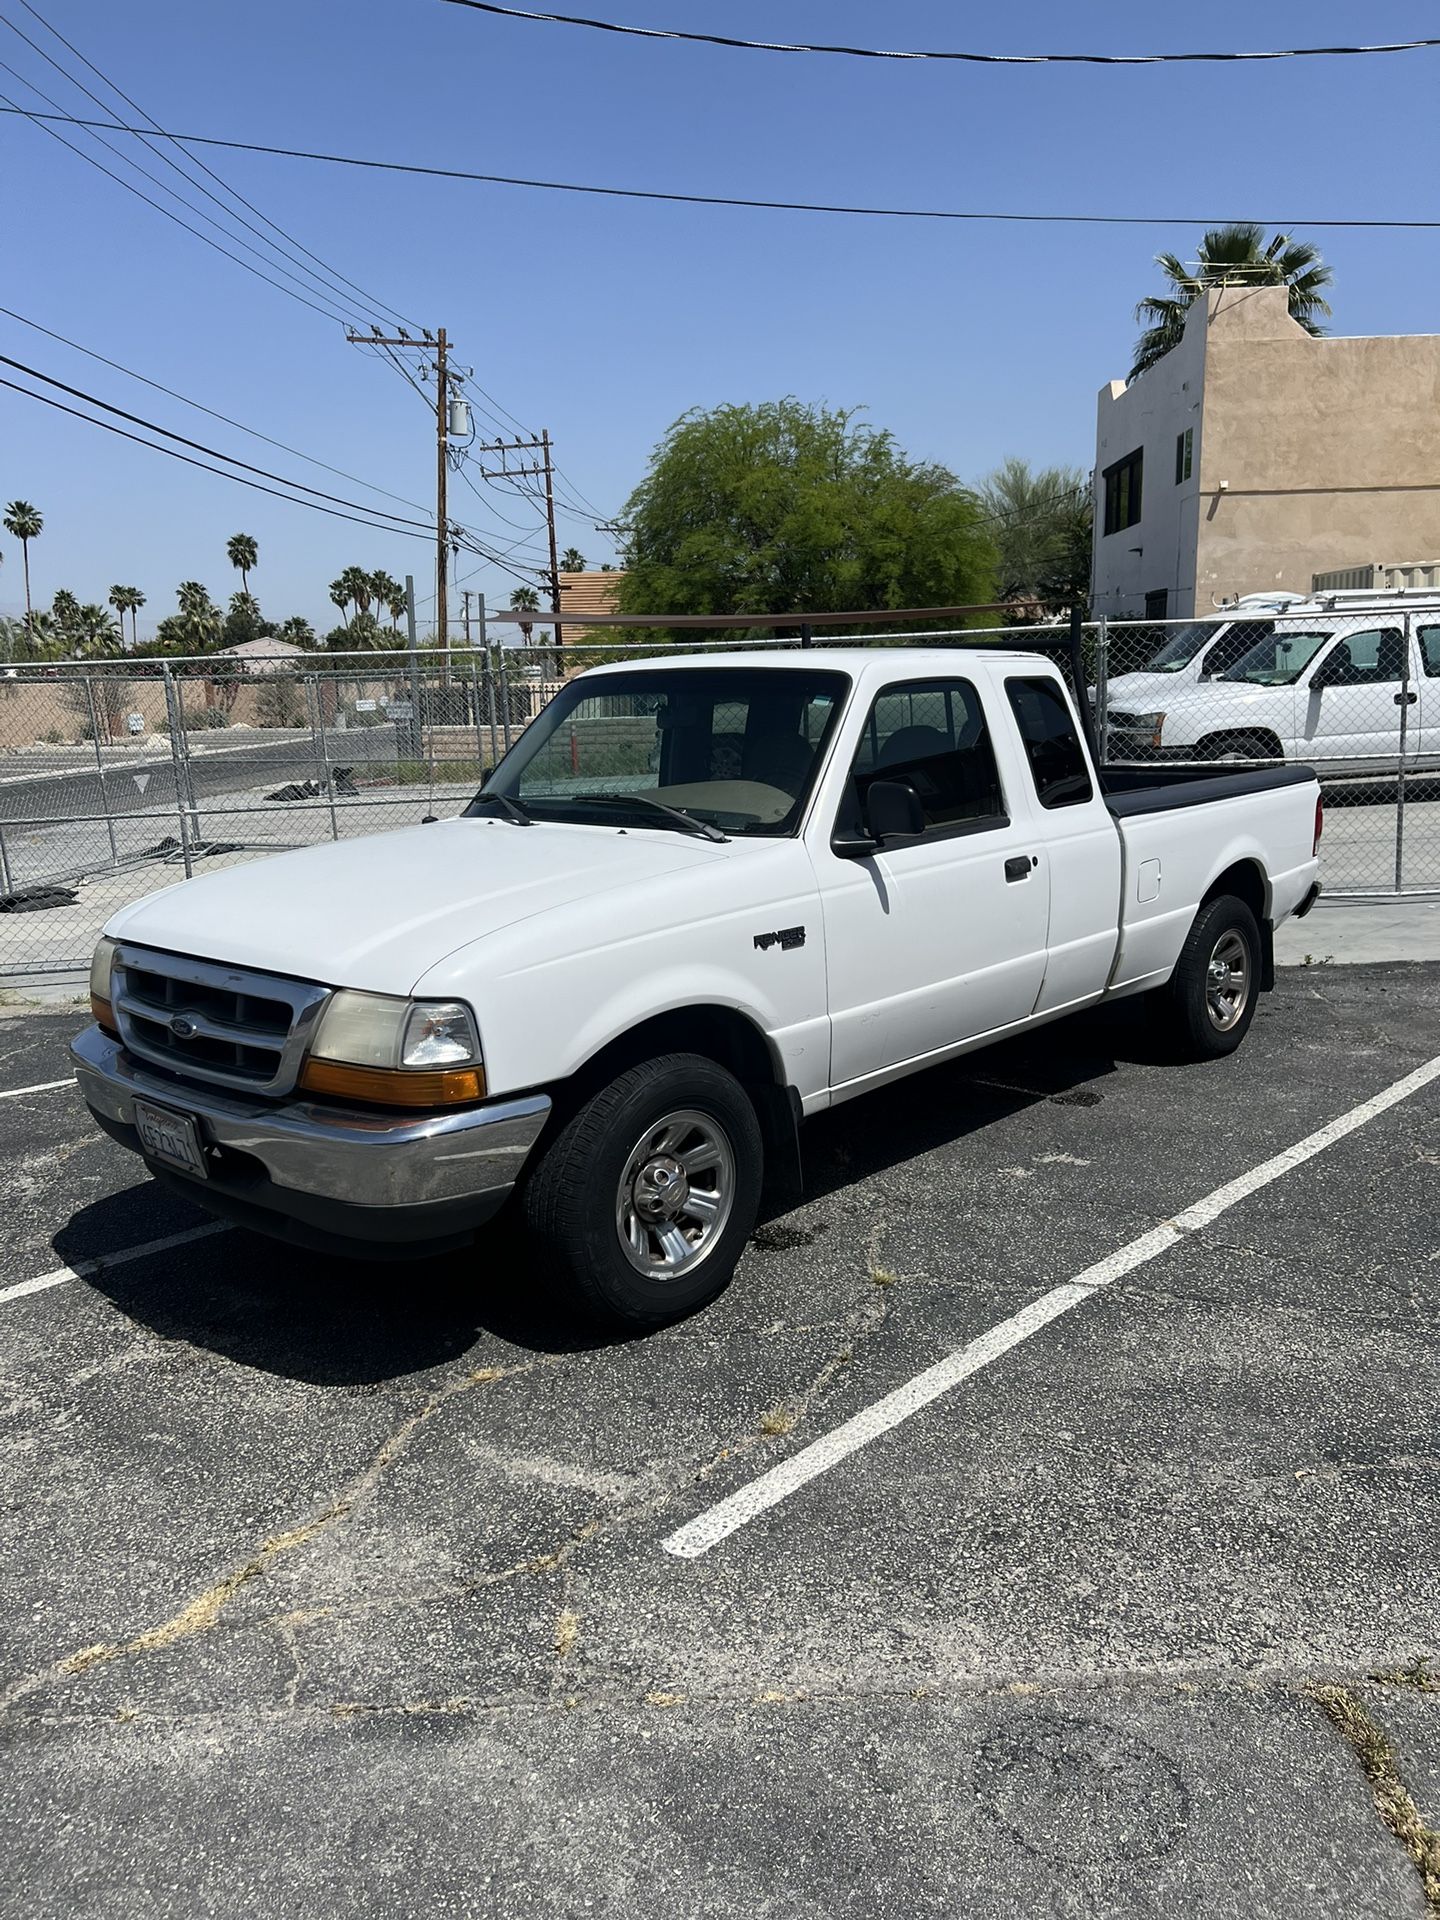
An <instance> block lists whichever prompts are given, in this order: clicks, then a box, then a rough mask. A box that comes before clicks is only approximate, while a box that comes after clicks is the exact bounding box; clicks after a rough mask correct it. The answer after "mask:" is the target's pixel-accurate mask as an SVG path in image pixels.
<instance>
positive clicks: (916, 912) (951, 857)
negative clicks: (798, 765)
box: [815, 678, 1049, 1087]
mask: <svg viewBox="0 0 1440 1920" xmlns="http://www.w3.org/2000/svg"><path fill="white" fill-rule="evenodd" d="M879 781H892V782H897V783H899V784H901V785H903V786H906V787H908V788H909V789H910V791H911V792H913V793H914V795H915V796H916V797H917V799H918V800H919V803H920V809H921V813H922V815H923V821H924V826H923V831H922V832H920V833H919V834H918V835H917V836H916V837H915V838H914V839H911V840H905V841H893V840H892V841H890V842H889V843H887V844H886V846H885V847H884V848H883V849H882V850H881V851H879V852H876V853H873V854H867V855H863V856H861V857H849V858H846V857H842V856H840V855H838V854H836V853H835V851H834V846H833V844H832V842H831V840H830V838H829V837H828V836H829V831H830V827H831V825H832V824H833V829H834V835H835V839H836V841H837V842H839V843H843V842H844V840H845V839H846V838H849V839H850V840H851V841H852V842H854V841H856V840H857V839H859V838H861V837H862V836H863V835H864V833H865V832H866V828H867V813H866V796H867V794H868V792H869V790H870V788H871V787H873V786H874V785H875V784H876V783H877V782H879ZM821 826H822V829H823V832H822V836H821V837H820V839H819V841H818V843H817V844H816V846H815V863H816V869H817V876H818V878H819V882H820V893H821V899H822V902H823V905H824V912H825V947H826V956H827V965H828V972H829V998H830V1019H831V1070H830V1083H831V1085H832V1086H833V1087H843V1086H846V1085H847V1084H849V1083H851V1082H853V1081H856V1080H861V1079H864V1078H865V1077H866V1076H868V1075H873V1074H879V1073H881V1072H883V1071H884V1070H885V1069H886V1068H890V1067H896V1066H899V1065H901V1064H902V1063H904V1062H906V1061H912V1060H917V1059H921V1058H923V1057H924V1056H925V1055H926V1054H930V1053H937V1052H939V1051H941V1050H943V1049H944V1048H946V1047H952V1046H955V1045H956V1044H958V1043H959V1042H960V1041H963V1040H967V1039H971V1038H973V1037H974V1036H976V1035H979V1034H982V1033H988V1032H990V1031H991V1030H992V1029H994V1028H997V1027H1004V1026H1008V1025H1010V1024H1011V1023H1012V1022H1014V1021H1017V1020H1023V1019H1025V1018H1027V1016H1028V1015H1029V1014H1030V1013H1031V1011H1032V1010H1033V1008H1034V1005H1035V1000H1036V996H1037V995H1038V993H1039V991H1040V986H1041V982H1042V980H1043V979H1044V974H1045V942H1046V932H1047V928H1048V922H1049V882H1048V866H1047V863H1046V862H1045V860H1044V859H1043V857H1042V856H1043V854H1044V851H1045V849H1044V845H1043V842H1042V841H1041V840H1040V838H1039V837H1038V834H1037V831H1036V823H1035V821H1034V819H1033V816H1031V814H1030V812H1029V810H1028V808H1027V807H1026V806H1025V805H1024V802H1023V797H1022V801H1021V804H1020V806H1019V807H1018V808H1017V809H1016V817H1014V818H1012V817H1011V812H1010V810H1009V808H1008V807H1007V804H1006V795H1005V792H1004V791H1003V788H1002V784H1001V779H1000V774H999V769H998V767H997V765H996V757H995V750H994V746H993V744H992V741H991V737H990V728H989V725H988V724H987V718H986V713H985V709H984V706H983V703H982V701H981V699H980V695H979V693H978V691H977V690H976V688H975V686H974V685H973V684H972V683H971V682H970V681H968V680H962V679H951V678H944V679H933V680H923V681H918V680H917V681H897V682H894V683H893V684H891V685H889V686H886V687H883V688H882V689H881V690H880V692H879V693H878V694H877V696H876V698H875V700H874V702H873V703H872V705H871V707H870V710H869V712H868V714H867V716H866V719H865V726H864V732H863V734H862V735H861V738H860V741H859V745H858V747H857V749H856V751H855V755H854V759H853V763H852V765H851V768H850V773H849V778H848V780H847V782H846V786H845V789H844V794H843V797H842V799H841V802H840V807H839V813H838V817H837V818H836V819H835V821H834V822H833V823H829V822H822V823H821Z"/></svg>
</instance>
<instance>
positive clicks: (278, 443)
mask: <svg viewBox="0 0 1440 1920" xmlns="http://www.w3.org/2000/svg"><path fill="white" fill-rule="evenodd" d="M0 314H4V315H5V317H6V318H7V319H10V320H18V321H19V322H20V324H21V326H22V327H30V328H33V330H34V331H35V332H36V333H43V334H44V335H45V336H46V337H47V339H50V340H58V341H59V343H60V345H61V346H63V347H70V348H71V349H73V351H74V352H76V353H83V354H84V355H85V357H86V358H87V359H89V360H98V361H99V362H100V364H101V366H105V367H112V368H113V369H114V370H115V372H116V373H123V374H124V375H125V376H126V378H127V379H130V380H138V381H139V382H140V384H141V385H142V386H145V387H150V388H152V389H153V390H154V391H155V392H156V393H163V394H164V395H165V396H166V397H167V398H168V399H171V400H178V401H179V402H180V404H181V405H182V406H185V407H193V408H194V409H195V411H196V412H197V413H204V414H208V415H209V416H210V418H211V419H212V420H218V421H220V422H221V424H222V425H223V426H227V427H234V428H235V430H236V432H237V433H245V434H248V435H249V436H250V438H251V439H252V440H263V441H264V442H265V444H266V445H267V446H270V447H278V448H279V449H280V451H281V452H282V453H289V454H293V455H294V457H295V458H296V459H297V460H304V461H305V462H306V463H307V464H308V465H310V466H312V467H321V468H323V469H324V471H325V472H326V473H333V474H334V475H335V476H336V478H337V479H340V480H349V481H350V482H351V483H352V484H353V485H355V486H357V487H366V488H368V489H369V490H370V492H372V493H383V494H384V495H385V498H386V499H387V500H398V501H399V502H400V504H401V505H402V506H405V507H415V508H416V509H417V510H418V511H419V512H421V513H425V512H426V511H427V509H426V508H425V507H424V506H422V505H421V503H420V502H419V501H418V500H409V499H407V498H406V496H405V495H404V494H403V493H392V492H391V491H390V489H389V488H388V487H378V486H376V485H375V483H374V481H373V480H362V479H361V478H360V476H359V475H358V474H355V473H347V472H346V471H345V469H344V468H343V467H332V466H331V465H330V464H329V462H328V461H325V460H317V459H316V457H315V455H314V454H313V453H304V452H302V451H301V449H300V448H299V447H292V446H288V445H287V444H286V442H285V441H283V440H276V439H274V438H273V437H272V436H271V435H270V434H268V433H261V432H260V430H259V428H258V427H247V426H246V425H245V423H244V421H243V420H232V419H231V418H230V416H229V414H226V413H218V412H217V411H216V410H215V408H214V407H207V406H205V405H204V403H203V402H202V401H199V400H192V399H190V398H189V396H188V395H186V394H183V393H177V392H176V390H175V389H174V387H167V386H163V385H162V384H161V382H160V381H158V380H151V379H149V378H148V377H147V376H146V375H145V374H143V373H137V372H136V371H135V369H134V368H133V367H127V366H123V365H122V364H121V363H120V361H118V360H111V359H109V358H108V357H107V356H106V355H105V354H103V353H96V352H95V350H94V348H93V347H82V346H81V344H80V342H79V341H78V340H70V339H67V338H66V336H65V335H64V334H63V333H56V332H55V330H54V329H53V328H52V327H42V326H41V324H40V322H39V321H38V320H27V319H26V318H25V315H24V314H23V313H16V312H15V310H14V308H13V307H4V306H0Z"/></svg>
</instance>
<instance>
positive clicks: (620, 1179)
mask: <svg viewBox="0 0 1440 1920" xmlns="http://www.w3.org/2000/svg"><path fill="white" fill-rule="evenodd" d="M764 1162H765V1151H764V1145H763V1142H762V1138H761V1133H760V1123H759V1121H758V1120H757V1118H756V1115H755V1109H754V1107H753V1106H752V1105H751V1103H750V1100H749V1098H748V1096H747V1095H746V1093H745V1090H744V1088H743V1087H742V1086H741V1085H740V1083H739V1081H738V1080H736V1079H735V1077H734V1076H733V1074H729V1073H727V1072H726V1071H725V1069H724V1068H723V1067H720V1066H717V1065H716V1063H715V1062H714V1061H713V1060H709V1059H706V1058H705V1057H704V1056H703V1055H701V1054H690V1053H672V1054H665V1055H663V1056H662V1057H661V1058H659V1059H658V1060H647V1061H645V1062H644V1063H642V1064H641V1065H640V1066H636V1067H631V1068H629V1069H628V1070H627V1071H626V1072H624V1073H622V1074H620V1075H619V1076H618V1077H617V1078H616V1079H614V1080H612V1081H611V1082H610V1084H609V1085H608V1086H606V1087H602V1088H601V1089H600V1091H599V1092H598V1093H595V1094H592V1095H591V1097H590V1098H589V1099H587V1100H586V1101H585V1102H584V1104H583V1105H582V1106H580V1107H579V1108H578V1109H577V1111H576V1112H575V1113H573V1114H572V1115H571V1116H570V1117H569V1119H568V1120H566V1121H565V1123H564V1125H563V1126H561V1128H560V1130H559V1131H558V1132H557V1133H556V1134H555V1136H554V1138H553V1139H552V1140H551V1141H550V1143H549V1145H548V1146H547V1147H545V1148H544V1150H543V1152H542V1154H541V1158H540V1160H539V1162H538V1164H537V1165H536V1167H535V1169H534V1171H533V1173H532V1174H531V1175H530V1177H529V1179H528V1180H527V1182H526V1184H525V1189H524V1193H523V1196H522V1206H523V1210H524V1215H525V1220H526V1223H527V1225H528V1227H529V1229H530V1232H531V1235H532V1236H533V1239H534V1242H535V1244H536V1245H537V1247H538V1248H539V1250H540V1253H541V1256H542V1258H543V1260H544V1262H545V1265H546V1267H547V1269H548V1270H549V1271H550V1272H551V1273H552V1274H553V1275H554V1276H555V1278H557V1279H558V1280H560V1281H561V1282H562V1283H564V1284H565V1285H566V1286H568V1287H569V1288H570V1289H571V1290H572V1291H573V1292H575V1293H577V1294H579V1295H580V1297H581V1298H582V1299H583V1300H584V1302H585V1303H586V1305H587V1306H588V1307H589V1308H590V1309H591V1311H592V1312H594V1313H595V1314H597V1315H598V1316H599V1317H601V1318H602V1319H605V1320H608V1321H610V1322H612V1323H615V1324H619V1325H622V1326H627V1327H634V1328H641V1329H644V1328H652V1327H661V1326H665V1325H666V1324H667V1323H668V1322H670V1321H672V1320H679V1319H683V1318H684V1316H685V1315H686V1314H689V1313H693V1312H694V1311H695V1309H696V1308H697V1307H700V1306H704V1305H705V1304H706V1303H707V1302H708V1301H710V1300H713V1299H714V1298H715V1297H716V1295H717V1294H719V1293H722V1292H723V1291H724V1289H725V1288H726V1286H727V1285H728V1284H729V1281H730V1277H731V1275H732V1274H733V1273H734V1271H735V1267H736V1264H737V1262H738V1261H739V1259H740V1255H741V1254H742V1253H743V1251H744V1249H745V1243H746V1241H747V1240H748V1239H749V1237H750V1232H751V1229H752V1227H753V1226H754V1224H755V1215H756V1212H757V1210H758V1208H759V1204H760V1189H761V1185H762V1182H763V1176H764Z"/></svg>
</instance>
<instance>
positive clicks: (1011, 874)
mask: <svg viewBox="0 0 1440 1920" xmlns="http://www.w3.org/2000/svg"><path fill="white" fill-rule="evenodd" d="M1034 864H1035V862H1034V861H1032V859H1031V857H1030V855H1029V854H1028V853H1017V854H1016V855H1015V857H1014V859H1013V860H1007V861H1006V862H1005V878H1006V879H1007V880H1028V879H1029V878H1030V869H1031V867H1032V866H1033V865H1034Z"/></svg>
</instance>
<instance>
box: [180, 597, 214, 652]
mask: <svg viewBox="0 0 1440 1920" xmlns="http://www.w3.org/2000/svg"><path fill="white" fill-rule="evenodd" d="M175 597H176V599H177V600H178V601H179V603H180V621H179V629H180V635H181V638H182V639H183V641H184V643H185V645H186V647H187V648H188V650H189V651H190V652H191V653H204V652H205V650H206V648H207V647H209V646H211V645H213V643H214V642H215V640H217V639H218V638H219V634H220V627H221V613H220V609H219V608H218V607H217V606H216V605H215V602H214V601H213V600H212V599H211V598H210V595H209V592H208V590H207V589H206V588H205V587H203V586H202V585H201V584H200V582H199V581H198V580H182V581H181V582H180V585H179V586H178V587H177V588H176V590H175Z"/></svg>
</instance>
